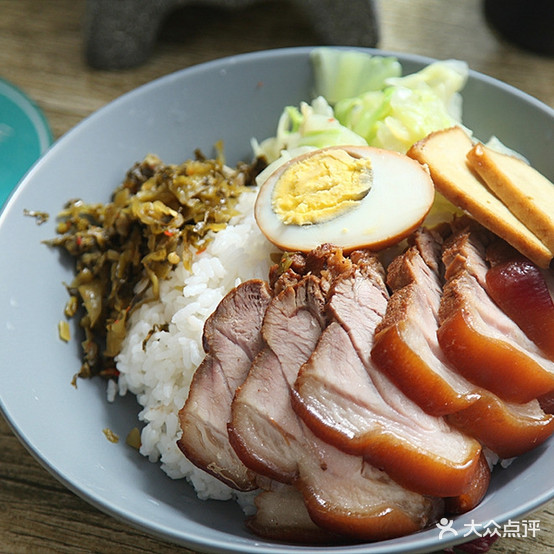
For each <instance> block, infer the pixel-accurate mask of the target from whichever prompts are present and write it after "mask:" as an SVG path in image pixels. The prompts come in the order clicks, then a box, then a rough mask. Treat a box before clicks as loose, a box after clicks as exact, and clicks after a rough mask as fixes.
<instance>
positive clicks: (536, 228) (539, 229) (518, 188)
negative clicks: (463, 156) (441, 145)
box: [467, 143, 554, 252]
mask: <svg viewBox="0 0 554 554" xmlns="http://www.w3.org/2000/svg"><path fill="white" fill-rule="evenodd" d="M467 159H468V163H469V165H470V167H471V168H472V169H473V170H475V171H476V172H477V173H478V174H479V175H480V176H481V178H482V179H483V180H484V181H485V183H486V184H487V186H488V187H489V188H490V189H491V190H492V191H493V192H494V193H495V194H496V196H498V198H500V199H501V200H502V201H503V202H504V204H506V206H508V207H509V209H510V211H511V212H512V213H513V214H514V215H515V216H516V217H517V218H518V219H519V220H520V221H521V222H523V223H524V225H525V226H526V227H527V228H529V229H530V230H531V231H532V232H533V233H534V234H535V235H536V236H537V237H538V238H539V239H540V240H541V241H542V242H543V243H544V244H545V245H546V247H547V248H548V249H549V250H550V251H551V252H554V183H552V182H551V181H549V180H548V179H547V178H546V177H545V176H544V175H542V174H541V173H540V172H538V171H537V170H536V169H535V168H533V167H531V166H530V165H529V164H528V163H526V162H524V161H523V160H521V159H519V158H516V157H515V156H511V155H508V154H503V153H500V152H496V151H495V150H493V149H491V148H489V147H487V146H485V145H483V144H480V143H479V144H476V145H475V146H474V147H473V148H472V149H471V150H470V151H469V152H468V154H467Z"/></svg>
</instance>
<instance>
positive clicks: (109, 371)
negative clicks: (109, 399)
mask: <svg viewBox="0 0 554 554" xmlns="http://www.w3.org/2000/svg"><path fill="white" fill-rule="evenodd" d="M99 375H101V376H102V377H119V370H118V369H116V368H115V367H107V368H106V369H103V370H102V371H100V373H99Z"/></svg>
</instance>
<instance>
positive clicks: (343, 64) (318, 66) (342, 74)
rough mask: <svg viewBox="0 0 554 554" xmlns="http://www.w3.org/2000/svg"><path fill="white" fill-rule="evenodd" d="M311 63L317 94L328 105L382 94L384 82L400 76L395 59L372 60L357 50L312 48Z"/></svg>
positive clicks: (400, 69)
mask: <svg viewBox="0 0 554 554" xmlns="http://www.w3.org/2000/svg"><path fill="white" fill-rule="evenodd" d="M310 61H311V63H312V67H313V71H314V81H315V83H316V91H317V94H318V95H320V96H323V97H324V98H325V99H326V100H327V101H328V102H329V103H330V104H335V103H336V102H338V101H339V100H342V99H343V98H352V97H354V96H359V95H360V94H363V93H365V92H369V91H372V90H381V89H383V88H384V87H385V85H386V81H387V79H391V78H395V77H400V75H402V66H401V65H400V62H399V61H398V60H397V59H396V58H394V57H392V56H388V57H383V56H372V55H368V54H367V53H365V52H362V51H360V50H340V49H338V48H328V47H322V48H315V49H314V50H312V52H311V54H310Z"/></svg>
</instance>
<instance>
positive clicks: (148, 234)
mask: <svg viewBox="0 0 554 554" xmlns="http://www.w3.org/2000/svg"><path fill="white" fill-rule="evenodd" d="M217 151H218V157H217V158H216V159H206V158H205V157H204V156H203V155H202V154H201V153H200V152H196V158H195V159H192V160H188V161H186V162H184V163H182V164H180V165H169V164H164V163H163V162H162V161H161V160H160V159H159V158H158V157H157V156H154V155H149V156H147V157H146V158H145V159H144V160H143V161H142V162H140V163H137V164H135V165H134V166H133V167H132V168H131V169H130V170H129V171H128V172H127V175H126V176H125V179H124V181H123V183H122V184H121V185H120V186H119V187H118V188H117V189H116V190H115V191H114V193H113V195H112V199H111V202H108V203H106V204H87V203H85V202H83V201H82V200H79V199H75V200H70V201H69V202H68V203H67V204H66V206H65V207H64V209H63V210H62V211H61V212H60V214H59V215H58V224H57V233H58V236H57V237H55V238H54V239H52V240H50V241H47V244H49V245H50V246H54V247H59V248H62V249H64V250H65V251H67V252H68V253H69V254H70V255H71V256H72V257H73V258H74V259H75V278H74V279H73V281H72V282H71V283H70V284H69V285H67V289H68V292H69V294H70V299H69V301H68V303H67V305H66V308H65V314H66V316H68V317H72V316H73V315H75V314H77V313H79V314H80V315H81V319H80V325H81V327H82V328H83V329H84V333H85V337H84V340H83V341H82V357H83V364H82V366H81V369H80V371H79V373H78V375H79V377H89V376H94V375H98V374H100V375H103V376H105V377H111V376H112V375H111V373H110V371H111V370H112V369H113V368H114V367H115V362H114V358H115V356H117V354H118V353H119V351H120V349H121V345H122V342H123V340H124V338H125V333H126V326H127V322H128V320H129V317H130V314H131V313H132V311H133V310H134V309H136V308H137V307H138V306H139V305H140V304H141V303H143V302H145V301H149V300H155V299H156V298H157V297H158V291H159V284H160V281H162V280H164V279H166V278H167V277H168V276H169V273H170V272H171V271H172V270H173V269H174V268H175V266H176V265H178V264H180V263H183V264H184V265H185V267H190V264H191V263H192V259H193V257H194V255H195V253H197V252H198V251H201V250H203V249H204V248H205V247H206V245H207V243H208V242H209V241H210V238H211V236H212V233H214V232H217V231H219V230H221V229H223V228H225V226H226V224H227V223H228V221H229V220H230V219H231V218H232V217H233V216H234V215H236V213H237V212H236V210H235V205H236V202H237V201H238V198H239V197H240V194H241V193H242V192H243V191H244V190H246V188H247V187H249V186H251V185H253V184H254V183H255V181H254V179H255V177H256V174H257V173H258V172H259V170H260V169H262V168H263V167H262V166H263V165H264V162H263V161H262V160H256V161H255V162H254V163H253V164H246V163H239V164H238V165H237V167H236V168H230V167H228V166H226V165H225V164H224V162H223V156H222V153H221V147H220V146H219V147H218V149H217ZM29 215H31V212H29ZM79 307H82V308H83V309H82V310H81V311H79V310H78V308H79ZM64 332H65V326H64ZM68 333H69V327H67V334H63V335H62V328H61V327H60V336H62V338H63V337H67V338H64V340H69V334H68Z"/></svg>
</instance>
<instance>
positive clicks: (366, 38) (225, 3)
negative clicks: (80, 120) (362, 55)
mask: <svg viewBox="0 0 554 554" xmlns="http://www.w3.org/2000/svg"><path fill="white" fill-rule="evenodd" d="M263 1H267V0H146V1H145V0H117V1H114V0H87V3H86V16H85V27H84V32H85V56H86V60H87V62H88V64H89V65H91V66H92V67H94V68H96V69H126V68H131V67H136V66H138V65H140V64H142V63H144V62H145V61H146V60H147V59H148V57H149V55H150V54H151V52H152V50H153V48H154V45H155V42H156V39H157V36H158V32H159V30H160V27H161V25H162V22H163V21H164V19H165V18H166V17H167V16H168V14H169V13H170V12H171V11H172V10H174V9H177V8H182V7H186V6H187V5H188V4H191V5H194V6H195V7H198V6H200V5H205V6H207V7H214V8H215V7H219V8H224V9H234V8H245V7H247V6H249V5H252V4H255V3H260V2H263ZM290 3H291V4H293V5H294V7H295V8H297V9H298V11H299V13H303V14H305V15H306V18H307V21H310V22H311V24H312V25H313V28H314V31H315V32H316V33H317V34H318V35H320V37H321V40H320V43H321V44H328V45H344V46H367V47H372V46H375V45H376V44H377V41H378V24H377V20H376V10H375V7H374V1H373V0H348V2H345V1H344V0H290Z"/></svg>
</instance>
